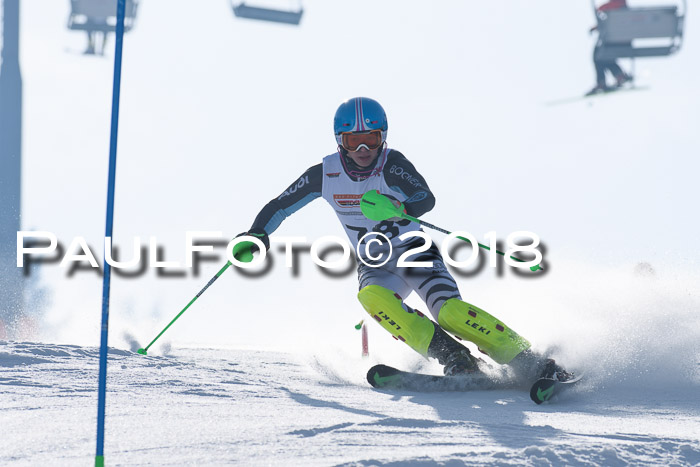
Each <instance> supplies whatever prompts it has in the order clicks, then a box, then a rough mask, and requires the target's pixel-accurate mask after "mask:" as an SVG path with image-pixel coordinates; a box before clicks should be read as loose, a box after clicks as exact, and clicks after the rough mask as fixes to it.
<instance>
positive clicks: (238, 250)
mask: <svg viewBox="0 0 700 467" xmlns="http://www.w3.org/2000/svg"><path fill="white" fill-rule="evenodd" d="M244 235H247V236H254V237H257V238H259V239H260V240H261V241H262V242H263V245H264V246H265V247H266V248H269V247H270V241H269V239H268V238H267V234H266V233H264V232H263V233H256V232H244V233H242V234H239V235H237V236H236V238H238V237H241V236H244ZM256 251H258V247H257V245H255V243H253V242H248V241H242V242H239V243H236V244H235V245H234V246H233V250H232V251H231V254H232V256H233V257H234V258H236V259H237V260H238V261H241V262H243V263H249V262H251V261H253V253H254V252H256ZM231 264H232V263H231V261H227V262H226V264H224V267H222V268H221V269H219V272H217V273H216V274H215V275H214V277H212V278H211V279H210V280H209V282H207V285H205V286H204V288H202V290H200V291H199V293H197V295H195V296H194V298H192V300H190V302H189V303H188V304H187V305H186V306H185V308H183V309H182V311H180V313H178V314H177V316H175V318H173V320H172V321H170V322H169V323H168V325H167V326H165V328H163V330H162V331H161V332H160V333H159V334H158V335H157V336H156V337H155V339H153V340H152V341H151V342H150V344H148V345H147V346H146V347H144V348H140V349H138V351H137V352H138V353H140V354H141V355H146V352H148V349H149V348H150V347H151V346H152V345H153V344H154V343H155V342H156V341H157V340H158V339H160V336H162V335H163V334H164V333H165V331H167V330H168V328H169V327H170V326H172V325H173V323H174V322H175V321H177V320H178V318H179V317H180V316H182V314H183V313H184V312H185V311H187V309H188V308H189V307H190V305H192V304H193V303H194V302H195V301H196V300H197V299H198V298H199V296H200V295H202V294H203V293H204V291H205V290H207V289H208V288H209V286H210V285H212V284H213V283H214V282H215V281H216V280H217V279H218V278H219V276H221V275H222V274H223V273H224V271H225V270H226V269H228V267H229V266H231Z"/></svg>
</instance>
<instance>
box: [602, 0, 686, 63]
mask: <svg viewBox="0 0 700 467" xmlns="http://www.w3.org/2000/svg"><path fill="white" fill-rule="evenodd" d="M598 31H599V33H600V36H599V40H598V50H597V52H596V59H599V60H614V59H616V58H634V57H659V56H666V55H671V54H672V53H674V52H676V51H677V50H678V49H679V48H680V45H681V41H682V39H683V16H679V15H678V8H677V7H676V6H664V7H649V8H621V9H618V10H610V11H606V12H599V13H598ZM638 39H659V40H662V42H664V43H665V44H664V45H659V44H654V45H650V46H640V45H639V44H634V43H633V41H636V40H638Z"/></svg>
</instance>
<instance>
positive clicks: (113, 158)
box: [95, 0, 126, 467]
mask: <svg viewBox="0 0 700 467" xmlns="http://www.w3.org/2000/svg"><path fill="white" fill-rule="evenodd" d="M125 10H126V0H117V30H116V34H115V35H116V41H115V42H116V45H115V51H114V85H113V88H112V129H111V132H110V135H109V177H108V183H107V222H106V226H105V238H107V237H110V238H111V237H112V230H113V229H112V227H113V224H114V222H113V221H114V185H115V179H116V171H117V129H118V126H119V89H120V87H121V77H122V46H123V42H124V14H125ZM103 265H104V276H103V280H102V330H101V336H100V371H99V376H98V378H99V383H98V388H97V452H96V454H95V467H103V466H104V463H105V458H104V445H105V405H106V400H105V396H106V392H107V337H108V330H109V282H110V277H111V272H112V270H111V268H110V265H109V264H108V263H107V255H106V252H105V255H104V263H103Z"/></svg>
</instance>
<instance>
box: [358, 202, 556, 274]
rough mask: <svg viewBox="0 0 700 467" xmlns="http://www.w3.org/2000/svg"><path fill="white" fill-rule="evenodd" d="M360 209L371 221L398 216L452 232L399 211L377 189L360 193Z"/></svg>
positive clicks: (532, 269) (534, 268)
mask: <svg viewBox="0 0 700 467" xmlns="http://www.w3.org/2000/svg"><path fill="white" fill-rule="evenodd" d="M360 209H362V214H364V216H365V217H366V218H368V219H371V220H373V221H384V220H387V219H391V218H392V217H400V218H402V219H406V220H409V221H412V222H416V223H418V224H420V225H422V226H424V227H428V228H429V229H433V230H437V231H438V232H442V233H444V234H447V235H451V234H452V232H450V231H449V230H446V229H443V228H441V227H438V226H436V225H433V224H431V223H429V222H425V221H423V220H420V219H418V218H417V217H413V216H409V215H408V214H406V213H405V212H403V211H401V210H400V209H399V208H397V207H396V206H395V205H394V203H393V202H392V201H391V199H389V198H387V197H386V196H384V195H382V194H381V193H379V191H377V190H370V191H368V192H367V193H365V194H364V195H362V200H361V202H360ZM457 238H459V239H460V240H464V241H465V242H468V243H471V241H470V240H468V239H466V238H464V237H460V236H457ZM477 245H479V246H480V247H481V248H484V249H486V250H489V251H491V248H489V247H488V246H486V245H482V244H481V243H479V242H477ZM494 251H495V252H496V253H498V254H499V255H501V256H503V257H505V255H506V254H505V253H503V252H502V251H499V250H494ZM510 259H512V260H514V261H518V262H520V263H526V262H527V261H525V260H524V259H520V258H516V257H515V256H511V257H510ZM538 270H542V271H544V268H543V267H542V265H540V264H537V265H535V266H530V271H538Z"/></svg>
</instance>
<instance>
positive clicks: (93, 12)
mask: <svg viewBox="0 0 700 467" xmlns="http://www.w3.org/2000/svg"><path fill="white" fill-rule="evenodd" d="M70 6H71V12H70V16H69V17H68V28H69V29H73V30H79V31H88V32H103V33H108V32H114V31H115V30H116V28H117V0H71V2H70ZM137 6H138V0H126V8H125V10H124V32H128V31H129V30H130V29H131V28H132V27H133V26H134V22H135V21H136V8H137Z"/></svg>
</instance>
